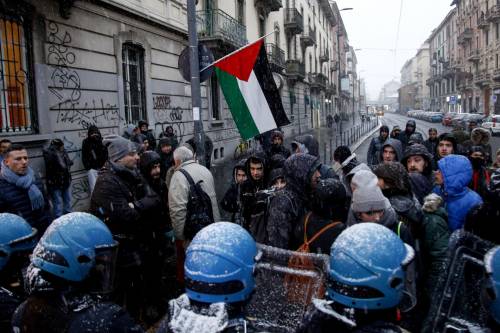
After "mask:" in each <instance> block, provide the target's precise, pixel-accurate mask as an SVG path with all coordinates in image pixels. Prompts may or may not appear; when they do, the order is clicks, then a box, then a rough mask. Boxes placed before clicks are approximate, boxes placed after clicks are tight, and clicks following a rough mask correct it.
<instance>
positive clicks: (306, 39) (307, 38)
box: [300, 27, 316, 47]
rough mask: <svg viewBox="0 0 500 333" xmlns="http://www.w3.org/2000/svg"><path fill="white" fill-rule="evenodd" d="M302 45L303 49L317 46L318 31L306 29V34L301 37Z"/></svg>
mask: <svg viewBox="0 0 500 333" xmlns="http://www.w3.org/2000/svg"><path fill="white" fill-rule="evenodd" d="M300 44H301V45H302V47H309V46H313V45H314V44H316V30H313V29H311V28H310V27H305V29H304V33H303V34H302V35H301V36H300Z"/></svg>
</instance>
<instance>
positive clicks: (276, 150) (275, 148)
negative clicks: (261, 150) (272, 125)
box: [266, 131, 291, 160]
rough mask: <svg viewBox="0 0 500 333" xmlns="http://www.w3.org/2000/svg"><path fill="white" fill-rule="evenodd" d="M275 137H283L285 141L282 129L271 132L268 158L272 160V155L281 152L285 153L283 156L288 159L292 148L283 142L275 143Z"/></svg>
mask: <svg viewBox="0 0 500 333" xmlns="http://www.w3.org/2000/svg"><path fill="white" fill-rule="evenodd" d="M275 137H281V141H282V142H284V137H283V133H281V132H280V131H274V132H273V133H272V134H271V146H270V147H269V148H268V150H267V152H266V153H267V159H268V160H270V159H271V157H272V156H273V155H275V154H280V155H283V157H284V158H285V159H287V158H288V157H290V155H291V152H290V149H288V148H286V147H285V146H284V145H283V143H282V144H280V145H275V144H273V143H272V142H273V140H274V138H275Z"/></svg>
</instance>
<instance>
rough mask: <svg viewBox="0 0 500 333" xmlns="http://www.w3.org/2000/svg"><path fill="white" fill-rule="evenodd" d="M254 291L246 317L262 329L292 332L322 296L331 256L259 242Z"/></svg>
mask: <svg viewBox="0 0 500 333" xmlns="http://www.w3.org/2000/svg"><path fill="white" fill-rule="evenodd" d="M258 247H259V250H260V258H259V260H258V262H257V264H256V267H255V283H256V288H255V293H254V295H253V296H252V299H251V301H250V302H249V303H248V305H247V306H246V309H245V312H246V317H247V318H253V319H254V320H255V321H256V322H257V323H256V325H257V326H261V327H260V328H261V329H265V330H270V331H272V332H281V331H283V332H292V331H294V330H295V329H296V328H298V326H299V325H300V322H301V320H302V318H303V316H304V314H305V313H306V312H307V310H308V309H309V307H310V306H311V301H312V299H313V298H323V296H324V292H325V281H326V277H327V274H328V256H327V255H319V254H314V253H299V252H295V251H288V250H283V249H279V248H275V247H270V246H266V245H260V244H259V245H258Z"/></svg>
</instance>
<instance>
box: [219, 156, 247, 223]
mask: <svg viewBox="0 0 500 333" xmlns="http://www.w3.org/2000/svg"><path fill="white" fill-rule="evenodd" d="M245 165H246V159H241V160H239V161H238V163H236V165H235V166H234V168H233V179H232V181H231V185H229V188H228V189H227V191H226V194H224V197H223V198H222V201H221V202H220V206H221V208H222V209H224V210H225V211H226V212H229V213H232V217H231V222H235V215H236V213H238V212H239V211H240V209H241V207H240V206H241V202H240V191H241V185H240V184H238V183H237V182H236V172H237V171H238V170H245V172H246V166H245Z"/></svg>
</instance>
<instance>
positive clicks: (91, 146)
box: [82, 125, 108, 170]
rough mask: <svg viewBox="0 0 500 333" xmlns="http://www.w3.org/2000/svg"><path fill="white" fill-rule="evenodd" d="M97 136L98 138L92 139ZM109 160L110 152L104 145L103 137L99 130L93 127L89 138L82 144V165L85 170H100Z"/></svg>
mask: <svg viewBox="0 0 500 333" xmlns="http://www.w3.org/2000/svg"><path fill="white" fill-rule="evenodd" d="M92 134H97V135H98V136H97V137H95V138H94V137H92ZM107 159H108V150H107V149H106V147H105V146H104V144H103V143H102V136H101V132H100V131H99V128H97V126H95V125H91V126H90V127H89V129H88V132H87V137H86V138H85V139H83V142H82V163H83V166H84V168H85V170H90V169H94V170H99V169H100V168H102V167H103V166H104V163H106V160H107Z"/></svg>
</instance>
